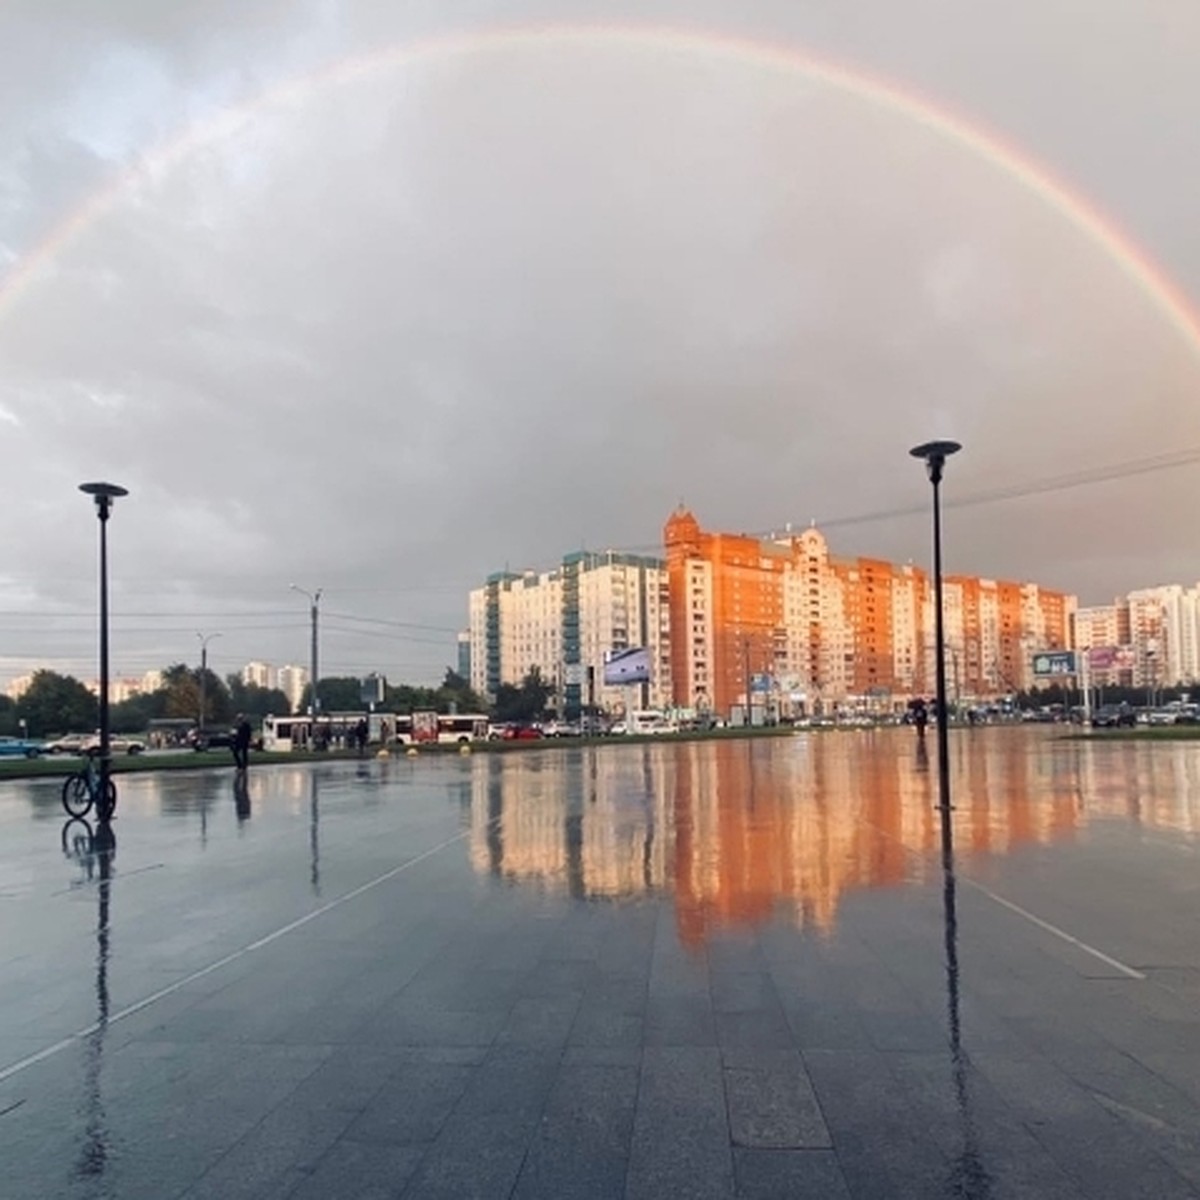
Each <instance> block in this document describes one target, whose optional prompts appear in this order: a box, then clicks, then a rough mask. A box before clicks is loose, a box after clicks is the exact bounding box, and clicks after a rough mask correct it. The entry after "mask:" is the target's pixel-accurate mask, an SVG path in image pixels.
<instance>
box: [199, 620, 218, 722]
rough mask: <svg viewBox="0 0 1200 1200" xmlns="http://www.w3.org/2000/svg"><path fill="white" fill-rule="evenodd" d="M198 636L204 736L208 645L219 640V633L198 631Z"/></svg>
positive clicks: (201, 713)
mask: <svg viewBox="0 0 1200 1200" xmlns="http://www.w3.org/2000/svg"><path fill="white" fill-rule="evenodd" d="M196 636H197V637H198V638H199V639H200V725H199V730H200V735H201V736H202V737H203V735H204V690H205V687H206V686H207V682H208V643H209V642H211V641H212V640H213V638H219V637H220V636H221V635H220V634H219V633H201V632H200V631H199V630H197V631H196Z"/></svg>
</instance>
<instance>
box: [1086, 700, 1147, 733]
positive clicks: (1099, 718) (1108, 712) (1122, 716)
mask: <svg viewBox="0 0 1200 1200" xmlns="http://www.w3.org/2000/svg"><path fill="white" fill-rule="evenodd" d="M1136 724H1137V714H1136V713H1135V712H1134V711H1133V709H1132V708H1128V707H1126V706H1125V705H1123V704H1106V705H1105V706H1104V707H1103V708H1100V709H1097V710H1096V711H1095V712H1094V713H1093V714H1092V728H1093V729H1117V728H1119V727H1120V726H1123V725H1128V726H1133V725H1136Z"/></svg>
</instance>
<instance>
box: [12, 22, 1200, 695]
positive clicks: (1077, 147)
mask: <svg viewBox="0 0 1200 1200" xmlns="http://www.w3.org/2000/svg"><path fill="white" fill-rule="evenodd" d="M634 21H637V22H639V23H640V24H641V25H642V26H647V25H653V26H655V27H657V29H658V30H659V32H657V33H654V34H646V35H644V36H637V37H624V38H613V37H604V36H590V37H581V36H578V33H577V34H576V35H574V36H572V35H570V33H569V32H568V31H569V29H570V28H571V27H573V26H574V27H577V29H578V28H583V27H591V28H593V29H595V28H599V27H600V26H599V23H601V22H603V27H605V28H608V29H610V30H611V29H612V28H613V27H615V26H620V25H624V26H629V25H630V23H632V22H634ZM514 26H521V27H525V28H528V29H533V30H542V31H543V35H542V36H540V37H536V38H527V39H524V40H509V41H507V42H497V41H496V40H495V39H493V40H492V41H491V42H488V41H486V40H484V39H482V38H480V39H472V38H470V37H469V36H466V35H471V34H481V35H482V34H486V33H487V32H489V31H496V30H499V29H505V28H507V29H511V28H513V27H514ZM672 27H674V28H676V29H678V30H681V31H687V32H688V33H689V35H691V40H689V41H687V42H683V41H680V40H672V39H671V38H670V37H669V36H665V35H664V34H663V33H662V30H663V29H665V28H667V29H669V28H672ZM555 30H557V31H559V32H557V33H556V32H554V31H555ZM452 34H458V35H464V36H463V37H461V38H460V39H459V40H458V41H457V42H454V43H444V44H446V45H450V46H451V48H449V49H443V50H438V51H428V52H426V53H422V54H418V55H416V56H413V55H407V56H405V55H402V54H400V53H399V50H400V49H401V48H402V47H404V46H414V45H422V44H427V43H429V40H430V39H431V38H445V37H447V36H448V35H452ZM710 34H711V35H712V37H713V40H712V41H711V42H710V43H709V44H707V45H705V44H703V43H702V42H701V40H700V39H699V38H697V36H696V35H710ZM730 37H736V38H739V39H742V40H744V41H745V40H749V41H753V42H757V43H760V44H762V45H763V46H764V47H766V48H769V49H773V50H774V51H780V50H786V49H788V48H792V49H795V50H797V51H800V52H802V53H804V54H806V55H808V56H809V57H810V58H816V59H819V60H825V61H829V60H833V61H836V62H837V63H839V64H841V66H842V67H844V68H846V69H848V71H849V72H850V73H851V75H854V76H861V77H864V78H867V77H869V78H875V79H882V80H884V81H886V82H887V83H888V84H889V85H891V86H893V87H895V88H897V89H899V90H900V91H903V92H913V93H916V94H919V95H920V96H921V97H923V98H924V99H925V100H926V101H928V102H930V103H932V104H933V105H935V106H939V107H942V108H944V109H946V110H947V111H949V112H951V113H953V114H956V115H957V116H958V117H959V118H961V119H963V120H965V121H967V122H969V123H971V124H975V125H979V126H980V127H982V128H983V129H986V130H989V131H991V132H992V133H993V134H994V135H996V136H998V137H999V138H1001V139H1002V140H1003V141H1004V142H1005V143H1006V144H1007V145H1008V146H1009V147H1010V148H1013V149H1015V150H1016V151H1018V152H1019V153H1021V154H1024V155H1028V156H1030V157H1031V158H1032V159H1034V160H1036V161H1038V162H1040V163H1042V164H1043V165H1044V166H1045V167H1047V168H1048V169H1049V170H1050V171H1051V172H1052V173H1053V174H1054V176H1055V177H1056V178H1057V179H1058V180H1060V181H1061V182H1062V183H1063V184H1065V185H1066V186H1067V187H1069V188H1070V189H1071V190H1072V191H1074V192H1076V193H1078V194H1081V195H1083V196H1084V197H1086V198H1087V200H1088V201H1089V203H1090V204H1091V205H1092V206H1093V207H1094V208H1096V209H1098V210H1099V211H1100V212H1102V213H1103V214H1105V215H1106V216H1107V217H1108V218H1109V219H1111V220H1112V221H1113V222H1114V223H1115V224H1116V226H1118V227H1119V228H1120V229H1121V230H1123V231H1124V233H1125V234H1126V235H1127V236H1128V237H1129V238H1130V239H1131V240H1132V242H1134V243H1136V244H1137V245H1138V246H1140V247H1141V248H1142V250H1143V251H1144V252H1145V253H1146V254H1148V255H1149V256H1150V257H1151V258H1152V259H1153V260H1155V261H1156V262H1157V263H1158V264H1159V265H1160V266H1161V267H1162V268H1164V269H1165V271H1166V273H1167V274H1168V275H1169V276H1170V277H1171V278H1172V279H1173V281H1174V283H1175V285H1176V286H1177V287H1178V288H1179V289H1180V290H1181V292H1183V293H1184V294H1186V295H1188V296H1191V297H1197V296H1200V235H1198V234H1197V225H1196V214H1197V213H1200V161H1198V160H1197V158H1196V155H1195V146H1196V139H1195V114H1196V113H1197V112H1198V111H1200V72H1197V71H1196V70H1195V48H1196V46H1197V45H1200V6H1197V5H1195V4H1193V3H1190V2H1189V0H975V2H974V3H972V4H970V5H964V4H960V3H955V2H953V0H908V2H907V3H905V4H897V3H895V0H856V2H855V3H853V4H845V3H835V2H833V0H738V2H737V3H727V4H726V3H714V2H712V0H700V2H697V0H639V2H638V3H637V4H636V5H635V4H621V3H614V0H603V2H601V0H591V2H588V0H546V2H544V3H540V4H533V3H531V4H524V3H520V0H509V2H508V3H505V4H503V5H502V4H499V3H495V2H485V0H416V2H409V3H405V4H404V5H396V4H385V3H382V2H380V0H313V2H311V3H306V2H304V0H172V2H171V3H164V2H163V0H105V2H104V3H103V4H97V3H95V2H94V0H16V2H15V3H14V2H13V0H9V2H8V3H7V4H5V5H4V7H3V10H2V12H0V439H2V445H3V461H4V467H5V470H4V483H3V487H4V491H5V494H6V500H7V503H6V506H5V511H6V520H5V522H4V535H3V545H4V554H3V556H2V557H0V680H3V679H5V678H7V677H9V676H12V675H16V674H20V673H21V672H22V671H24V670H27V669H28V668H29V667H31V666H35V665H50V666H54V667H56V668H58V669H61V670H66V671H70V672H72V673H75V674H78V675H81V676H84V677H90V676H91V675H93V674H94V673H95V665H94V664H95V640H96V639H95V604H96V524H97V523H96V521H95V519H94V517H93V515H92V513H91V511H90V509H89V501H88V500H87V499H86V498H85V497H83V496H81V495H80V494H79V493H78V492H77V490H76V488H77V485H78V484H79V483H80V482H82V481H84V480H89V479H97V478H100V479H111V480H114V481H116V482H118V483H121V484H123V485H124V486H126V487H128V488H129V489H130V493H131V494H130V496H129V497H128V499H126V500H123V501H121V502H120V503H119V504H118V507H117V509H116V511H115V513H114V516H113V519H112V522H111V525H110V575H111V581H112V593H113V599H112V608H113V638H112V655H113V670H114V673H115V674H119V675H120V674H135V673H140V672H142V671H145V670H147V669H150V668H153V667H159V666H163V665H165V664H168V663H171V662H176V661H180V660H187V661H192V662H194V661H196V660H197V659H198V650H199V644H198V641H197V637H196V634H197V632H203V633H220V634H221V637H220V638H219V639H214V640H213V641H212V642H211V643H210V646H209V654H210V663H211V665H213V666H214V668H215V669H216V670H217V671H218V672H220V673H221V674H225V673H228V672H230V671H233V670H236V669H239V668H240V667H241V666H242V664H243V663H245V662H246V661H247V660H249V659H252V658H260V659H267V660H269V661H273V662H275V663H277V664H279V663H283V662H287V661H293V662H301V663H306V662H307V659H308V640H307V629H308V610H307V601H306V600H305V599H304V597H302V596H300V595H298V594H297V593H295V592H292V591H289V584H290V583H293V582H295V583H298V584H299V585H300V586H302V587H305V588H307V589H309V590H313V589H315V588H318V587H319V588H323V589H324V591H325V596H324V599H323V601H322V611H323V613H324V614H325V621H324V630H323V635H322V672H323V673H327V674H364V673H366V672H367V671H370V670H379V671H382V672H384V673H386V674H387V675H388V677H389V678H390V679H393V680H407V681H412V682H417V681H424V680H434V679H436V678H438V677H439V676H440V674H441V670H442V668H443V667H444V666H445V665H447V664H450V663H452V662H453V661H454V657H453V656H454V646H453V643H454V630H456V629H457V628H460V627H462V626H463V625H464V624H465V621H466V592H467V590H468V589H469V588H470V587H472V586H475V585H477V584H478V583H480V582H482V580H483V578H484V577H485V576H486V575H487V574H488V573H489V572H491V571H494V570H498V569H501V568H503V567H506V566H507V567H510V568H513V569H517V568H523V567H537V568H540V569H545V568H547V567H549V566H552V565H553V564H555V563H556V562H557V561H558V560H559V559H560V558H561V556H562V555H563V554H564V553H565V552H567V551H570V550H572V549H575V548H578V547H580V546H584V547H588V548H593V549H603V548H605V547H608V546H612V547H620V548H630V549H632V548H638V549H641V550H645V551H647V552H651V551H653V550H655V549H656V548H657V547H658V546H659V544H660V536H661V529H662V524H663V522H664V520H665V518H666V517H667V515H668V513H669V512H670V510H671V509H672V508H673V507H674V505H675V504H676V503H677V502H678V501H679V500H680V499H683V500H685V501H686V503H687V504H688V505H689V506H691V507H692V508H693V510H694V511H695V512H696V514H697V516H698V518H699V519H700V521H701V523H702V524H703V525H705V526H708V527H711V528H719V529H728V530H746V531H751V530H753V531H759V530H767V529H771V528H782V527H783V525H784V524H785V522H788V521H792V522H796V523H801V522H805V523H806V522H807V521H809V520H811V519H815V520H816V521H817V522H818V524H822V525H825V526H827V532H828V535H829V538H830V541H831V544H832V546H833V549H834V551H835V552H840V553H845V554H860V553H862V554H874V555H879V556H883V557H889V558H893V559H896V560H906V559H910V558H911V559H913V560H915V561H917V562H920V563H926V562H927V561H928V559H929V522H928V517H927V515H926V514H923V513H922V514H918V515H915V516H914V515H901V516H896V517H892V518H886V519H885V518H879V519H875V520H871V521H862V522H854V521H848V520H846V519H847V518H853V517H855V516H857V515H859V514H864V513H883V514H886V513H891V512H899V513H902V514H903V513H905V512H908V511H909V510H911V509H912V508H913V507H914V506H921V505H924V504H926V503H927V502H928V490H929V489H928V484H927V482H926V481H925V478H924V474H923V472H922V470H921V468H920V467H919V465H918V464H915V463H913V462H912V461H911V460H910V459H909V458H908V455H907V450H908V447H909V446H911V445H913V444H914V443H916V442H919V441H923V440H925V439H927V438H929V437H954V438H956V439H958V440H960V441H962V442H963V443H964V444H965V447H966V449H965V450H964V452H963V454H962V455H960V456H959V457H958V458H957V459H955V460H954V461H953V463H952V464H951V466H950V468H949V471H948V476H947V481H946V486H945V495H946V498H947V500H948V501H951V502H953V501H954V500H955V499H956V498H957V499H962V498H969V497H971V496H974V495H978V494H981V493H987V492H989V491H992V490H995V489H998V488H1007V487H1012V488H1013V489H1014V490H1017V491H1020V490H1022V489H1023V488H1025V487H1030V488H1033V487H1034V486H1035V485H1038V484H1041V483H1044V482H1045V481H1047V480H1055V479H1065V478H1067V477H1069V476H1071V475H1074V474H1076V473H1081V472H1089V471H1093V470H1097V469H1102V468H1108V467H1119V466H1121V465H1122V464H1137V463H1140V462H1141V461H1143V460H1147V459H1151V458H1154V457H1155V456H1158V455H1163V454H1180V453H1181V452H1187V451H1190V450H1193V449H1196V450H1197V457H1200V349H1198V345H1197V340H1196V338H1195V337H1194V336H1193V337H1189V336H1187V335H1186V333H1185V332H1184V331H1183V330H1182V329H1181V323H1180V322H1179V321H1175V322H1172V321H1171V320H1170V319H1168V314H1167V312H1166V310H1165V308H1164V305H1163V303H1162V302H1161V300H1157V301H1156V300H1155V298H1154V297H1153V296H1152V295H1150V294H1149V292H1148V291H1147V289H1146V288H1145V287H1143V286H1140V285H1139V284H1138V282H1137V281H1136V279H1135V278H1134V277H1133V276H1132V275H1131V274H1130V272H1129V271H1128V270H1127V269H1125V268H1124V267H1123V266H1122V265H1121V263H1120V262H1118V261H1117V259H1116V258H1114V256H1113V255H1112V254H1111V253H1110V252H1109V251H1107V250H1106V249H1105V248H1104V247H1103V246H1102V245H1100V244H1099V243H1098V242H1097V241H1096V239H1095V238H1094V237H1091V236H1090V235H1088V234H1087V232H1086V231H1085V230H1082V229H1081V228H1080V227H1079V225H1078V223H1077V222H1073V221H1072V220H1070V219H1069V218H1068V217H1067V216H1064V214H1063V213H1062V212H1061V211H1059V210H1057V209H1055V208H1054V207H1052V206H1051V205H1049V204H1048V203H1047V202H1046V200H1045V198H1044V197H1043V196H1040V195H1039V194H1037V193H1036V192H1035V191H1034V190H1031V189H1030V188H1029V187H1027V186H1025V185H1024V184H1022V183H1021V182H1020V181H1019V180H1018V179H1016V178H1014V176H1013V175H1012V173H1011V172H1008V171H1005V170H1004V169H1002V168H1001V167H999V166H998V165H997V164H996V163H995V162H994V161H992V160H990V159H989V158H988V157H987V156H986V155H983V154H980V153H979V152H978V151H977V150H973V149H972V148H971V147H970V146H967V145H965V144H963V143H962V142H961V141H959V140H955V139H953V138H949V137H947V136H945V135H944V134H942V133H939V132H937V131H936V130H935V129H931V128H930V127H928V125H923V124H921V123H920V122H917V121H915V120H913V118H912V115H911V113H906V112H904V111H901V110H899V109H896V108H895V107H888V106H886V105H881V104H880V103H879V102H878V101H877V99H876V100H873V99H871V97H870V96H869V95H867V94H866V93H865V92H864V90H863V89H862V88H858V89H857V90H856V89H854V88H851V89H849V90H847V89H845V88H837V87H834V86H832V85H831V83H830V81H829V79H828V78H827V77H825V76H822V75H821V74H820V73H814V72H813V71H811V70H809V71H806V70H804V69H801V66H800V65H799V63H798V62H797V65H796V66H794V67H790V68H789V67H786V66H784V65H783V64H782V63H781V60H780V59H779V58H778V57H775V58H771V57H769V56H766V55H753V54H747V53H743V52H740V51H735V50H734V49H732V48H731V47H730V44H729V42H728V40H726V41H725V42H724V43H722V42H721V41H720V40H719V39H720V38H725V39H728V38H730ZM388 48H395V49H396V51H397V53H394V54H391V55H383V54H381V53H380V52H383V51H385V50H387V49H388ZM372 54H375V55H377V56H378V57H376V58H375V59H373V60H365V61H363V62H362V65H361V69H359V70H351V69H349V67H348V66H347V65H346V64H350V63H354V62H355V61H356V60H363V56H370V55H372ZM339 64H342V65H341V66H340V67H339ZM305 81H307V82H305ZM64 230H66V235H65V236H63V231H64ZM48 239H50V244H49V248H47V240H48ZM1189 303H1190V301H1189ZM1184 456H1185V457H1186V455H1184ZM1198 500H1200V465H1197V462H1196V461H1195V459H1193V461H1191V462H1190V464H1186V465H1183V466H1176V467H1174V468H1172V469H1164V470H1158V471H1148V472H1139V473H1136V474H1128V473H1126V474H1124V475H1123V476H1122V477H1119V478H1114V479H1111V480H1109V481H1107V482H1103V483H1094V484H1091V485H1089V486H1086V487H1077V488H1072V489H1064V490H1058V491H1051V492H1046V491H1040V490H1039V491H1035V492H1034V494H1031V495H1027V496H1024V497H1021V496H1018V497H1017V498H1013V499H1007V500H1003V501H996V502H993V503H988V504H974V505H968V506H964V507H960V508H955V509H953V510H951V511H949V512H948V513H947V522H946V567H947V570H950V571H963V572H971V573H977V574H982V575H988V576H993V577H1001V578H1018V579H1032V580H1035V581H1038V582H1040V583H1043V584H1045V585H1047V586H1050V587H1056V588H1062V589H1066V590H1069V591H1074V592H1077V593H1078V594H1079V595H1080V598H1081V600H1082V601H1083V602H1084V603H1098V602H1103V601H1106V600H1108V599H1110V598H1111V597H1112V596H1113V595H1114V594H1116V593H1118V592H1123V591H1126V590H1128V589H1130V588H1134V587H1139V586H1148V585H1152V584H1157V583H1166V582H1186V583H1195V581H1196V580H1197V579H1198V578H1200V552H1198V538H1197V533H1196V520H1195V513H1196V511H1197V501H1198Z"/></svg>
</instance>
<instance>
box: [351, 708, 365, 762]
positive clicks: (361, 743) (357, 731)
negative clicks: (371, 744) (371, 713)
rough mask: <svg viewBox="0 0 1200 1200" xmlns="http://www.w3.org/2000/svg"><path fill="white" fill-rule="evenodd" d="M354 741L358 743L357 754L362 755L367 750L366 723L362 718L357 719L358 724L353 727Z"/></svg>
mask: <svg viewBox="0 0 1200 1200" xmlns="http://www.w3.org/2000/svg"><path fill="white" fill-rule="evenodd" d="M354 740H355V742H357V743H358V752H359V754H360V755H361V754H363V753H364V752H365V751H366V748H367V722H366V719H365V718H363V717H359V719H358V724H357V725H355V726H354Z"/></svg>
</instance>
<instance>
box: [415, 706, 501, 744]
mask: <svg viewBox="0 0 1200 1200" xmlns="http://www.w3.org/2000/svg"><path fill="white" fill-rule="evenodd" d="M397 721H408V722H409V725H408V737H407V739H402V738H400V737H399V736H398V738H397V740H407V741H411V742H415V743H417V745H421V744H429V743H434V742H436V743H438V744H439V745H443V746H447V745H450V746H452V745H454V744H456V743H457V744H458V745H460V746H465V745H467V744H468V743H470V742H483V741H487V734H488V719H487V717H486V716H485V715H484V714H483V713H434V712H415V713H413V715H412V716H411V717H398V718H397Z"/></svg>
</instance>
